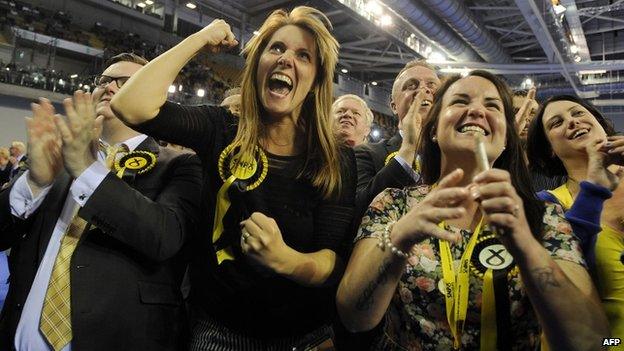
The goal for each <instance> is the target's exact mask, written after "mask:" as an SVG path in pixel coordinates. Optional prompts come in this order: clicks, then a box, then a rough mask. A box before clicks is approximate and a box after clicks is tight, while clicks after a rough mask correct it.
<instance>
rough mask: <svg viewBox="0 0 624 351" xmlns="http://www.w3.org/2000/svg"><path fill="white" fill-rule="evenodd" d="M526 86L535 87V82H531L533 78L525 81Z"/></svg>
mask: <svg viewBox="0 0 624 351" xmlns="http://www.w3.org/2000/svg"><path fill="white" fill-rule="evenodd" d="M524 85H526V86H533V81H532V80H531V78H527V79H525V80H524Z"/></svg>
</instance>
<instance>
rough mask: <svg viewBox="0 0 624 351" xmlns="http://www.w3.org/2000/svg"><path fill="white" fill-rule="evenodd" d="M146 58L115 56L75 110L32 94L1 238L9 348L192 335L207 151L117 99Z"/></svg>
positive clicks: (105, 344) (5, 195)
mask: <svg viewBox="0 0 624 351" xmlns="http://www.w3.org/2000/svg"><path fill="white" fill-rule="evenodd" d="M146 63H147V61H145V60H144V59H143V58H141V57H139V56H136V55H134V54H121V55H118V56H115V57H113V58H112V59H111V61H110V64H109V65H108V67H107V68H106V70H105V71H104V72H103V74H102V75H101V76H99V77H98V78H97V80H96V82H97V84H96V86H95V90H94V92H93V96H92V98H91V96H90V95H89V94H84V93H82V92H76V93H75V95H74V99H73V101H72V99H66V100H65V102H64V106H65V111H66V114H67V118H66V119H65V118H63V117H59V116H55V115H54V108H53V107H52V105H51V104H50V102H49V101H47V100H45V99H41V100H40V102H39V104H34V105H33V117H32V118H30V119H27V131H28V136H29V153H30V168H29V170H28V171H26V172H23V173H22V174H21V175H19V176H18V177H17V178H16V179H15V180H14V181H13V182H12V183H11V185H10V187H9V188H8V189H6V190H4V191H1V192H0V209H1V210H0V233H2V235H1V236H0V250H3V249H6V248H11V249H12V251H11V257H10V260H11V261H12V262H11V268H12V271H11V286H10V288H9V289H10V290H9V294H8V296H7V300H6V302H5V306H4V310H3V311H2V316H1V318H0V345H2V346H1V347H0V348H1V349H3V350H4V349H8V348H14V349H17V350H55V351H58V350H64V351H67V350H71V349H75V350H179V349H182V348H184V347H185V344H186V343H187V341H186V340H183V337H182V336H183V335H185V329H186V325H185V323H184V321H185V320H186V318H185V315H184V309H183V300H182V294H181V291H180V287H181V284H182V279H183V275H184V272H185V269H186V260H185V259H184V256H185V255H184V251H185V250H183V248H184V247H186V243H187V239H188V238H189V237H190V232H191V228H194V227H195V226H196V225H197V218H198V214H197V212H198V211H199V206H200V201H201V176H202V175H201V167H200V163H199V160H198V158H197V157H196V156H195V155H194V154H190V153H180V152H178V151H174V150H171V149H168V148H163V147H159V146H158V144H157V143H156V141H155V140H154V139H152V138H150V137H148V136H146V135H143V134H140V133H138V132H135V131H134V130H132V129H130V128H128V127H126V126H125V125H124V124H123V123H122V122H121V121H120V120H119V119H117V118H116V116H115V114H114V113H113V112H112V111H111V109H110V105H109V103H110V100H111V98H112V97H113V96H114V95H115V93H116V92H117V91H118V90H119V88H120V86H121V85H123V83H124V82H125V81H126V80H127V79H128V78H129V77H130V76H132V75H133V74H134V73H135V72H137V71H138V70H139V69H140V68H141V67H142V66H143V65H144V64H146ZM96 116H98V117H97V118H96ZM100 126H101V134H100V133H99V128H100ZM98 134H100V135H101V136H100V138H99V140H98V138H97V135H98ZM100 146H101V147H100ZM104 150H106V151H104ZM9 345H11V346H9Z"/></svg>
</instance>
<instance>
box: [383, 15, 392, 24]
mask: <svg viewBox="0 0 624 351" xmlns="http://www.w3.org/2000/svg"><path fill="white" fill-rule="evenodd" d="M380 23H381V25H382V26H384V27H385V26H389V25H391V24H392V17H390V16H388V15H385V16H383V17H381V22H380Z"/></svg>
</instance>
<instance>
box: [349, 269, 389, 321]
mask: <svg viewBox="0 0 624 351" xmlns="http://www.w3.org/2000/svg"><path fill="white" fill-rule="evenodd" d="M391 263H392V257H386V258H384V260H383V261H382V262H381V265H380V266H379V269H377V275H376V276H375V279H374V280H373V281H371V282H370V283H368V285H367V286H366V288H365V289H364V290H363V291H362V294H361V295H360V297H359V298H358V299H357V302H356V303H355V308H356V309H357V310H358V311H368V310H369V309H370V307H371V306H372V305H373V302H375V299H374V298H373V296H374V294H375V290H377V288H378V287H379V286H380V285H382V284H384V283H385V282H386V281H387V280H388V276H387V273H388V268H389V267H390V264H391Z"/></svg>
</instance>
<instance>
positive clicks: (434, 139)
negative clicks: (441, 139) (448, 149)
mask: <svg viewBox="0 0 624 351" xmlns="http://www.w3.org/2000/svg"><path fill="white" fill-rule="evenodd" d="M431 141H433V142H434V143H436V144H437V143H438V137H436V136H435V135H434V136H432V137H431Z"/></svg>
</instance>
